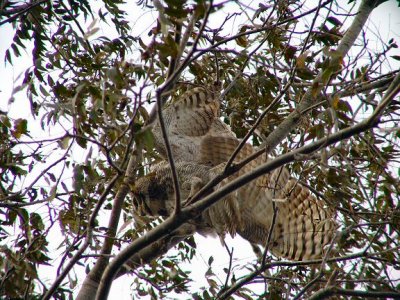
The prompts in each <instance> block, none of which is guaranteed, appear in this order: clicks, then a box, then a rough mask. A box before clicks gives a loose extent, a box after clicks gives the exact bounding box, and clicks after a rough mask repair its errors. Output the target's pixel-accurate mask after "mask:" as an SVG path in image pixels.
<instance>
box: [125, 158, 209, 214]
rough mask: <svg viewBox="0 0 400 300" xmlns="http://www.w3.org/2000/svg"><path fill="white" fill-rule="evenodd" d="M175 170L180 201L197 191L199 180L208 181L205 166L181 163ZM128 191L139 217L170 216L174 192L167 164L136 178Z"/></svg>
mask: <svg viewBox="0 0 400 300" xmlns="http://www.w3.org/2000/svg"><path fill="white" fill-rule="evenodd" d="M175 167H176V171H177V175H178V180H179V185H180V194H181V199H182V200H185V199H187V198H188V197H189V196H190V195H191V193H193V192H194V191H195V190H198V189H199V181H200V182H201V183H206V182H208V178H209V170H210V168H209V167H207V166H202V165H197V164H193V163H182V162H180V163H177V164H176V165H175ZM200 186H201V184H200ZM131 191H132V193H133V206H134V209H135V211H136V212H137V213H138V214H140V215H147V216H169V215H170V214H171V213H172V212H173V210H174V205H175V192H174V187H173V180H172V173H171V169H170V167H169V164H168V163H167V162H163V163H160V164H159V165H157V166H156V167H155V168H154V169H153V171H152V172H151V173H149V174H147V175H145V176H144V177H142V178H139V179H138V180H137V181H136V182H135V184H134V186H133V187H132V188H131Z"/></svg>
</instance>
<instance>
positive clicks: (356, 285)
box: [0, 0, 400, 299]
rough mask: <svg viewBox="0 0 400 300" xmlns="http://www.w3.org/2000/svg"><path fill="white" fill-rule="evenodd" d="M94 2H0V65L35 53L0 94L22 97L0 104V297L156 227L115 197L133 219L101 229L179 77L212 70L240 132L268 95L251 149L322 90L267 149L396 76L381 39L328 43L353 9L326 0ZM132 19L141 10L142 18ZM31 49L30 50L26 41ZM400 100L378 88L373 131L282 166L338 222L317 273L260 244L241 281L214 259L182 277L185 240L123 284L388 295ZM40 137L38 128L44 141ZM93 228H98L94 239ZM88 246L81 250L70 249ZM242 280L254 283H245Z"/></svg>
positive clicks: (340, 115) (314, 136)
mask: <svg viewBox="0 0 400 300" xmlns="http://www.w3.org/2000/svg"><path fill="white" fill-rule="evenodd" d="M98 2H101V3H94V2H91V1H74V0H70V1H32V2H22V3H21V2H18V1H15V2H11V1H5V2H4V4H2V11H1V13H0V24H1V25H3V24H7V23H11V24H12V26H13V33H14V38H13V41H12V44H11V45H10V47H9V49H8V50H7V51H6V52H5V56H4V59H5V62H6V63H7V65H8V66H10V65H12V64H14V63H17V62H18V59H20V57H21V56H28V55H29V56H30V59H31V60H32V67H30V68H28V69H27V70H26V71H25V72H24V76H23V79H22V80H21V81H20V82H18V83H17V84H18V85H17V87H15V88H14V91H13V96H12V98H11V99H10V104H9V108H10V110H11V109H12V108H13V107H14V106H15V105H16V104H17V103H19V101H20V100H17V98H18V99H19V98H23V100H21V101H22V102H23V104H24V106H25V107H29V109H30V117H29V118H26V119H25V118H22V117H20V116H19V115H18V113H17V114H15V113H14V114H11V113H3V112H1V114H0V123H1V132H0V138H1V144H0V170H1V171H0V172H1V177H0V192H1V195H0V199H1V200H0V207H1V210H0V212H1V215H2V217H1V219H0V246H1V253H2V254H1V256H0V266H1V270H0V276H1V281H0V290H1V294H2V295H4V296H5V297H8V298H29V299H32V298H35V297H37V298H39V297H41V295H43V294H45V293H46V292H47V291H48V289H49V288H50V286H52V284H53V282H48V281H46V280H45V281H44V280H43V279H42V278H41V276H42V275H41V273H40V271H39V269H40V267H41V266H44V265H52V266H54V268H56V269H57V276H59V277H60V276H62V270H63V269H65V268H66V266H67V264H68V262H69V261H73V257H74V255H77V258H78V259H77V261H76V262H75V263H74V264H73V267H74V268H82V267H85V268H86V271H87V272H89V270H90V269H92V267H93V264H94V263H95V262H96V260H97V259H98V255H99V254H100V253H101V254H106V255H107V254H110V253H111V252H107V251H105V252H104V251H103V250H104V249H101V247H102V245H103V243H110V241H111V244H113V245H114V246H115V247H114V249H113V252H112V253H113V254H116V253H118V252H119V251H120V249H121V248H123V247H125V246H126V245H128V244H129V243H131V241H132V240H135V239H137V238H138V237H140V236H143V235H146V232H147V231H148V230H150V229H151V228H154V227H157V226H160V224H161V225H162V220H159V219H157V220H153V219H149V218H143V219H141V220H140V219H133V217H132V205H131V204H130V203H131V200H132V199H131V198H130V195H129V194H128V195H126V193H125V195H124V197H123V198H124V200H123V204H122V205H121V207H120V208H119V209H120V211H119V212H117V213H119V214H120V213H121V211H122V217H123V220H124V222H126V223H128V222H131V221H133V223H132V224H131V225H130V228H129V229H128V230H125V231H123V232H122V233H119V234H118V235H117V236H116V238H113V237H114V235H115V234H116V228H117V225H116V224H118V218H117V223H116V224H115V223H113V224H114V227H113V226H110V224H111V223H109V224H108V225H107V220H108V219H110V220H112V218H113V214H111V213H110V211H111V210H112V211H113V213H114V212H115V211H116V210H118V205H115V203H116V202H114V201H116V200H115V199H118V195H119V194H120V193H123V192H121V191H123V190H124V188H126V179H124V178H125V177H126V176H124V174H125V171H126V170H127V169H128V170H129V161H130V159H131V158H132V157H134V158H135V166H134V176H133V177H139V176H143V174H144V173H146V172H147V170H148V167H149V165H151V164H152V163H154V162H157V161H159V160H160V157H159V155H158V154H157V153H156V152H155V151H154V149H153V146H154V145H153V140H152V135H151V131H150V130H149V128H148V127H147V126H146V124H147V122H148V121H149V120H151V118H152V113H151V112H150V110H151V109H150V107H151V106H150V104H152V103H154V102H155V91H156V90H157V89H159V88H160V87H165V86H166V84H170V83H172V84H174V83H175V85H174V88H173V89H171V90H172V91H171V94H172V96H173V98H177V97H179V95H181V94H182V93H183V92H184V91H185V90H188V89H191V88H192V87H193V86H196V85H203V86H212V85H214V84H215V82H217V83H218V84H220V85H221V86H222V87H223V88H224V89H226V94H225V98H224V100H223V102H222V118H223V119H224V121H225V122H226V123H228V124H229V125H230V126H231V128H232V130H233V131H234V132H235V133H236V135H237V136H238V137H239V138H243V137H244V136H245V135H246V133H247V132H248V130H249V128H252V127H253V126H254V125H255V124H256V122H257V119H258V118H259V117H260V116H261V115H262V113H263V111H264V110H265V109H266V108H268V113H267V115H266V116H265V117H264V118H263V119H262V120H261V123H260V124H259V125H258V127H257V130H256V133H255V134H253V135H252V136H251V138H250V142H251V143H252V144H253V145H255V146H260V145H263V141H264V140H265V138H266V137H268V136H269V135H270V134H271V133H272V132H273V131H274V129H275V128H276V127H277V126H278V125H279V124H281V122H282V121H283V120H285V119H287V118H288V117H289V116H290V114H291V113H293V112H295V111H296V109H297V107H298V105H299V103H301V102H302V101H303V99H304V97H305V95H306V94H307V92H308V91H310V90H311V92H312V97H313V98H314V99H318V101H316V102H315V103H314V105H313V106H312V107H311V108H309V109H308V110H307V111H305V112H300V113H302V117H301V120H300V121H299V122H298V126H296V128H295V129H294V130H288V132H286V134H285V138H284V139H283V140H282V142H281V143H280V144H279V146H278V147H276V148H275V149H274V154H275V155H279V154H282V153H288V152H290V151H293V150H294V149H297V148H300V147H302V146H304V145H307V144H311V143H313V142H315V141H317V140H319V139H321V138H323V137H326V136H330V135H332V134H333V133H335V132H338V131H339V130H341V129H344V128H348V127H351V126H354V125H355V124H358V123H359V122H360V121H361V120H363V119H365V118H367V117H368V116H369V115H371V113H372V111H373V110H374V109H375V108H376V107H377V105H378V103H379V102H380V101H381V100H382V98H383V96H384V95H385V92H386V91H387V89H388V87H389V85H390V84H391V82H392V81H393V80H394V78H395V76H396V72H397V73H398V71H393V70H396V67H395V66H396V65H397V66H398V63H397V62H396V61H398V58H399V56H398V55H396V54H395V53H396V51H397V47H398V46H397V44H396V41H395V40H394V39H392V38H390V39H389V40H388V41H385V40H379V42H380V45H379V46H378V47H376V48H373V47H371V46H370V45H369V44H368V43H367V42H366V33H365V32H364V33H362V35H361V37H360V38H359V40H358V42H357V44H356V45H357V46H354V47H353V48H352V51H351V53H349V54H348V55H346V56H344V57H342V56H341V54H340V53H337V52H336V50H335V49H336V48H337V46H338V43H339V42H340V41H341V40H342V38H343V35H344V34H345V33H346V31H347V30H348V28H349V24H350V22H351V20H352V18H354V14H355V12H356V9H357V7H352V6H345V8H340V6H339V4H338V3H336V2H335V1H326V2H322V1H320V3H319V6H318V7H317V8H316V9H312V8H309V7H307V6H306V5H305V3H306V1H303V2H301V1H289V2H288V1H265V2H260V3H258V4H257V5H258V6H254V7H247V6H246V5H244V4H241V3H240V2H238V1H226V2H221V3H219V4H213V6H212V8H211V9H209V4H210V2H209V1H173V0H165V1H164V2H163V3H160V2H159V1H154V3H153V2H150V1H139V3H138V4H137V5H138V6H137V7H134V4H133V3H128V4H125V3H124V1H108V0H103V1H98ZM140 2H141V3H140ZM338 2H339V1H338ZM139 8H140V9H141V11H142V12H143V14H146V13H147V12H148V11H153V12H154V13H156V14H157V15H158V19H157V20H155V21H154V23H152V25H151V28H149V29H148V30H145V31H143V30H142V29H140V30H139V29H138V27H134V24H132V23H131V22H129V21H128V16H129V15H128V11H132V10H134V9H139ZM136 18H139V22H140V19H141V18H143V16H142V17H140V16H136ZM236 18H238V20H240V22H242V23H241V24H240V26H237V23H236V22H235V20H236ZM95 20H96V21H97V22H99V24H97V23H96V21H95ZM204 20H208V23H207V24H206V25H204ZM83 24H85V25H83ZM192 25H193V27H191V26H192ZM3 26H5V25H3ZM103 26H107V27H108V28H110V29H109V30H110V31H112V34H108V33H107V34H106V33H104V32H103V30H102V29H101V28H103ZM364 29H365V30H366V32H368V28H364ZM112 36H114V38H113V37H112ZM185 39H187V41H186V42H182V41H185ZM30 48H32V53H31V54H30V52H29V51H28V52H26V50H28V49H30ZM179 67H182V70H180V69H179ZM177 70H178V71H181V73H179V72H178V71H177ZM317 74H322V80H323V82H324V85H323V87H322V89H320V88H316V87H315V86H314V79H315V78H316V76H317ZM174 76H175V79H177V80H175V81H174V80H171V78H174ZM168 79H170V81H167V80H168ZM166 90H168V88H166ZM166 92H168V91H166ZM22 94H23V96H22ZM399 103H400V102H399V98H398V97H397V98H395V99H394V100H393V101H391V103H390V104H389V105H388V106H387V108H386V109H385V110H384V113H383V114H382V116H381V117H380V118H379V123H378V124H376V126H375V127H374V128H373V129H369V130H365V132H362V133H361V134H358V135H355V136H353V137H351V138H349V139H343V140H342V141H340V142H339V143H336V144H334V145H332V146H325V147H321V149H319V151H316V152H315V153H314V154H315V155H310V156H309V157H307V158H306V159H301V161H295V162H293V163H291V164H289V165H288V167H289V168H290V170H291V172H292V174H293V176H295V177H296V178H298V179H299V180H300V181H301V182H302V183H303V184H305V185H308V186H309V187H310V188H311V190H312V191H314V192H315V194H316V195H317V196H318V197H319V198H320V199H321V201H326V203H327V204H329V205H330V206H331V207H334V208H335V209H336V210H337V212H338V220H339V223H340V225H341V228H340V234H339V237H338V241H337V243H336V245H335V247H334V250H335V251H334V252H332V255H331V258H332V257H334V258H332V259H331V260H330V261H329V259H328V261H323V262H322V263H321V262H320V263H319V267H318V268H314V267H313V266H312V264H310V265H307V264H301V263H291V264H290V263H289V264H284V263H281V261H280V260H279V259H278V258H276V257H272V256H267V264H264V265H261V263H260V262H259V261H258V262H257V261H254V262H253V263H254V265H251V266H246V268H247V269H248V272H247V273H248V274H250V275H249V277H246V276H243V275H236V274H235V268H234V267H233V266H229V267H227V268H225V272H226V276H227V278H226V282H225V283H224V282H223V283H221V282H219V281H218V280H217V279H216V276H215V273H214V271H213V262H212V259H211V260H210V261H209V271H208V272H207V274H206V277H207V282H208V286H204V287H201V288H198V289H197V290H193V287H192V283H193V280H194V278H192V277H191V274H190V271H186V270H184V269H183V268H182V262H185V261H189V262H190V261H191V260H192V258H193V256H194V254H195V251H196V243H195V241H194V239H193V237H190V238H187V239H186V240H184V241H181V242H180V243H179V244H178V245H177V246H176V248H175V250H174V251H173V252H171V251H170V252H168V253H166V254H165V253H164V256H162V257H157V256H158V255H154V256H153V257H151V258H152V259H150V260H149V262H148V264H144V265H143V266H141V267H138V268H137V269H136V270H134V271H133V276H134V277H133V279H132V284H133V287H134V288H133V289H134V291H135V292H134V293H135V294H136V295H137V296H149V297H150V298H152V299H157V298H163V297H174V295H175V296H176V295H180V296H182V295H184V296H182V297H184V298H191V297H193V298H194V299H212V298H215V297H217V296H221V297H231V296H232V295H233V294H234V295H235V296H234V297H235V298H243V299H253V298H257V297H266V298H268V299H281V298H294V297H296V295H297V297H299V298H300V297H304V298H307V297H310V296H311V295H313V294H314V293H315V292H316V291H318V290H323V289H324V288H326V287H331V286H334V287H335V288H336V290H334V293H336V294H338V295H341V294H343V293H344V292H343V291H347V290H354V291H367V292H371V293H373V292H395V291H396V290H397V291H398V290H399V289H400V282H399V279H398V270H399V268H400V256H399V253H400V251H399V246H400V245H399V231H400V225H399V224H400V211H399V210H400V206H399V205H400V204H399V203H400V202H399V195H400V181H399V175H400V172H399V168H398V165H399V157H400V153H399V151H400V147H399V138H400V131H399V129H398V128H399V127H398V126H399V120H400V119H399V108H400V106H399ZM307 113H308V114H307ZM38 125H39V126H40V129H38V127H37V126H38ZM47 133H51V134H52V136H51V137H50V138H47V137H46V138H41V137H40V135H41V134H46V136H47ZM133 180H134V178H133ZM99 208H101V209H100V211H99ZM119 214H118V216H119ZM114 220H115V219H114ZM54 233H56V235H57V236H58V240H57V241H55V240H54V238H52V237H54ZM60 233H61V234H60ZM105 235H108V236H111V240H110V239H109V240H107V241H106V242H105V241H104V236H105ZM86 241H89V242H90V243H89V246H88V247H87V248H85V249H84V252H83V253H81V254H79V249H83V248H82V247H83V246H84V245H85V243H86ZM102 251H103V252H102ZM77 253H78V254H77ZM228 254H229V252H228ZM352 255H353V256H352ZM58 256H60V257H58ZM335 258H337V259H335ZM241 267H243V266H241ZM103 271H104V268H103V270H102V271H101V272H103ZM396 272H397V273H396ZM252 274H253V275H254V276H252ZM396 274H397V275H396ZM100 277H101V274H100ZM71 278H72V276H70V277H66V278H65V279H64V280H61V283H60V284H56V285H55V288H56V290H55V291H54V294H53V296H54V297H55V298H57V299H66V298H68V297H71V295H72V292H73V290H74V288H75V286H76V281H75V280H72V279H71ZM128 278H130V279H131V278H132V277H128ZM61 279H63V278H61ZM241 280H242V281H241ZM239 282H244V284H242V283H240V285H238V283H239ZM251 282H262V284H263V287H265V288H264V289H263V291H262V292H260V293H258V292H255V291H254V290H252V285H250V284H249V283H251ZM246 284H249V285H247V286H246ZM232 286H234V287H235V286H236V287H237V289H233V290H230V289H229V287H232ZM229 291H231V292H229ZM232 297H233V296H232Z"/></svg>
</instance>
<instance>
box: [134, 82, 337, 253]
mask: <svg viewBox="0 0 400 300" xmlns="http://www.w3.org/2000/svg"><path fill="white" fill-rule="evenodd" d="M219 105H220V104H219V97H216V96H215V94H214V93H213V92H211V91H209V90H206V89H203V88H196V89H194V90H192V91H190V92H187V93H185V94H184V95H183V97H182V98H181V99H180V100H179V101H177V102H175V103H173V104H171V105H170V106H168V107H166V108H165V109H164V111H163V113H164V118H165V124H166V128H167V133H168V135H169V139H170V144H171V150H172V152H173V156H174V159H175V160H176V161H177V162H178V163H177V164H176V170H177V173H178V177H179V178H178V179H179V181H180V186H181V196H182V199H190V197H191V196H193V195H194V194H195V193H196V192H197V191H198V190H200V189H201V187H203V186H204V185H205V184H207V182H209V181H210V180H211V179H212V178H214V177H215V176H217V175H219V174H221V173H222V172H223V170H224V168H225V164H226V162H227V161H228V159H229V158H230V156H231V155H232V153H233V151H234V150H235V149H236V147H237V146H238V145H239V142H240V141H239V140H238V139H237V138H236V137H235V135H234V133H233V132H232V131H231V130H230V129H229V127H228V126H227V125H225V124H224V123H223V122H222V121H221V120H220V119H219ZM153 132H154V136H155V140H156V142H155V145H156V148H157V150H158V151H159V152H160V153H161V154H162V155H163V154H164V156H165V147H164V142H163V140H162V136H161V131H160V127H159V124H157V125H156V126H155V127H154V130H153ZM254 151H255V149H254V148H253V147H252V146H251V145H249V144H245V145H244V147H243V148H242V149H241V151H240V152H239V153H238V155H237V156H236V160H235V161H236V162H237V161H240V160H242V159H244V158H246V157H248V156H249V155H251V154H252V153H253V152H254ZM266 160H267V158H265V157H259V158H257V159H255V160H253V161H251V162H250V163H249V164H247V165H246V166H245V167H243V168H242V169H241V170H239V172H236V173H235V174H233V175H231V176H230V177H228V178H226V179H225V180H223V181H222V182H221V183H220V184H219V185H218V186H216V187H215V188H214V189H219V188H221V187H222V186H224V185H226V184H229V183H230V182H231V181H232V180H234V179H235V178H237V177H239V176H241V175H243V174H245V173H248V172H251V171H252V170H254V169H255V168H256V167H258V166H259V165H260V164H262V163H264V162H266ZM132 191H133V194H134V199H135V200H134V207H136V211H137V212H139V213H141V214H146V215H151V216H168V215H169V214H170V213H171V212H172V211H173V209H174V203H175V202H174V198H175V196H174V189H173V184H172V175H171V171H170V168H169V165H168V163H167V162H166V161H164V162H162V163H160V164H158V165H157V166H155V167H154V168H153V170H152V172H151V173H149V174H148V175H146V176H145V177H143V178H140V179H139V180H138V181H137V182H136V184H135V185H134V187H133V189H132ZM183 204H184V205H185V203H183ZM274 216H275V217H274ZM273 220H274V221H273ZM192 223H193V224H194V225H195V227H196V229H197V232H199V233H202V234H206V235H209V234H211V235H213V234H217V235H219V236H220V237H222V238H223V237H224V236H225V234H230V235H232V236H235V235H236V234H238V235H240V236H242V237H243V238H244V239H246V240H248V241H249V242H251V243H255V244H260V245H263V246H265V247H267V248H268V250H269V251H270V252H271V253H273V254H274V255H276V256H279V257H284V258H288V259H291V260H308V259H315V258H320V257H321V256H322V255H323V253H324V248H325V246H326V245H328V244H329V243H330V242H331V241H332V239H333V237H334V235H335V232H336V228H337V224H336V221H335V217H334V212H333V211H331V210H330V209H329V208H328V207H326V206H324V205H323V203H322V202H321V201H318V200H317V199H316V198H315V197H314V196H313V195H312V194H311V193H310V191H309V189H308V188H307V187H305V186H302V185H301V184H299V183H298V181H297V180H296V179H294V178H292V177H291V176H290V174H289V172H288V170H287V169H286V168H284V167H281V168H279V169H276V170H274V171H272V172H271V173H268V174H265V175H263V176H261V177H259V178H258V179H256V180H254V181H252V182H250V183H248V184H246V185H245V186H243V187H241V188H239V189H237V190H236V191H234V192H232V193H230V194H228V195H226V196H225V197H224V198H223V199H221V200H220V201H218V202H216V203H215V204H213V205H212V206H210V207H209V208H208V209H207V210H205V211H204V212H203V213H202V214H201V215H200V216H199V217H198V218H197V219H196V220H193V221H192Z"/></svg>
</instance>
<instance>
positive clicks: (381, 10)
mask: <svg viewBox="0 0 400 300" xmlns="http://www.w3.org/2000/svg"><path fill="white" fill-rule="evenodd" d="M396 2H397V1H395V0H390V1H389V2H386V3H384V4H383V5H381V6H380V7H378V9H376V10H375V11H374V12H373V14H372V16H371V18H370V21H369V22H370V24H369V30H370V31H371V32H370V33H369V35H368V36H369V37H370V40H371V42H372V43H376V47H380V46H381V45H380V42H379V40H377V39H376V37H374V34H376V35H378V36H379V37H380V38H381V39H383V40H384V41H386V42H387V41H388V40H389V39H390V38H394V39H395V40H396V41H397V43H398V44H399V46H400V36H399V35H400V9H399V7H398V6H397V3H396ZM131 3H133V2H131ZM253 3H254V2H253ZM310 5H311V4H310ZM310 7H311V6H310ZM94 11H96V10H94ZM130 13H131V14H130V16H129V20H130V21H131V22H132V23H133V22H134V21H135V20H137V22H136V23H135V25H134V28H133V32H135V33H137V32H147V31H148V30H149V28H151V24H152V23H153V20H154V18H155V17H156V14H155V13H146V14H144V15H141V13H140V11H139V10H138V8H137V7H135V8H132V9H131V10H130ZM138 16H139V17H138ZM214 21H215V22H218V23H219V20H218V19H217V18H216V19H214ZM89 23H90V22H88V24H86V27H87V26H88V25H89ZM238 24H239V23H237V24H236V25H238ZM234 31H235V30H233V32H234ZM99 34H100V35H107V36H109V35H110V28H107V25H104V24H102V25H101V30H100V32H99ZM136 35H137V34H136ZM12 36H13V29H12V26H11V25H9V24H6V25H3V26H2V27H0V37H1V38H0V79H1V80H0V110H2V111H9V115H10V116H11V117H13V118H27V119H29V120H31V117H30V111H29V107H28V105H27V100H26V98H25V92H24V91H22V92H20V93H18V94H17V95H16V100H15V103H14V104H13V105H10V104H9V103H8V99H9V98H10V96H11V94H12V90H13V88H14V87H15V86H17V85H18V83H19V82H20V81H21V80H22V78H23V75H22V76H21V74H22V72H23V71H25V70H26V68H28V67H30V66H31V65H32V62H31V60H30V56H31V53H30V51H31V49H29V47H28V49H27V50H26V55H25V56H24V57H21V58H18V59H13V61H14V65H13V66H10V65H7V66H5V65H4V63H3V61H4V60H3V59H4V54H5V51H6V50H7V49H8V47H9V46H10V44H11V42H12ZM396 51H397V53H394V52H391V53H392V55H400V50H399V49H396ZM392 67H393V66H392ZM14 82H17V83H14ZM30 125H31V124H30ZM30 128H32V127H30ZM33 128H34V129H33V130H32V129H31V130H32V134H33V136H36V137H48V134H49V133H48V132H42V131H41V130H40V127H39V126H37V125H36V126H35V127H33ZM59 133H61V134H62V133H63V131H60V132H52V134H54V135H55V136H57V135H61V134H59ZM82 155H83V154H82ZM53 235H54V236H56V235H57V233H56V232H53ZM196 243H197V245H198V249H197V253H198V255H197V258H196V259H195V260H194V261H193V262H192V263H191V264H190V265H187V269H191V270H192V278H196V280H199V283H200V282H202V283H204V284H206V283H205V279H204V273H205V272H206V270H207V268H208V266H207V261H208V258H209V257H210V256H214V258H215V260H214V263H213V266H214V267H216V268H215V269H219V270H220V273H219V276H220V280H221V281H222V282H224V281H225V277H224V273H223V272H222V268H224V267H227V266H228V263H229V257H228V255H227V253H226V250H225V248H224V247H222V246H221V244H220V241H219V239H216V238H204V237H201V236H197V237H196ZM227 244H228V246H229V247H230V248H231V247H234V258H235V260H238V261H240V262H241V264H243V261H253V260H254V254H253V251H252V250H251V248H250V247H249V244H248V243H246V242H243V240H241V239H240V238H235V240H232V239H230V238H228V239H227ZM42 269H43V270H45V268H42ZM46 269H47V268H46ZM46 272H49V274H51V273H53V272H54V269H53V270H52V271H50V270H46ZM79 273H81V272H80V271H79ZM245 273H246V272H245ZM83 275H84V274H83V272H82V273H81V274H80V275H78V276H79V277H81V276H83ZM49 276H50V278H51V275H49ZM131 278H132V277H125V276H124V277H121V278H119V279H118V280H116V281H115V282H114V283H113V286H112V290H111V293H110V297H109V299H118V300H125V299H126V300H128V299H131V296H130V293H131V292H130V290H131V289H130V282H131ZM201 285H203V284H201Z"/></svg>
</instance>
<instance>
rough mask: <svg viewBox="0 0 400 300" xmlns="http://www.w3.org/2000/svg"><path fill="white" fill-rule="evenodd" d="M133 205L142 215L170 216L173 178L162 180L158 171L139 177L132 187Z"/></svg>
mask: <svg viewBox="0 0 400 300" xmlns="http://www.w3.org/2000/svg"><path fill="white" fill-rule="evenodd" d="M131 190H132V193H133V206H134V209H135V211H136V212H137V213H139V214H140V215H150V216H168V215H169V214H170V212H171V211H172V210H171V207H170V202H171V201H170V198H171V197H173V187H172V181H171V180H162V181H161V180H160V178H159V176H157V174H156V172H151V173H149V174H147V175H146V176H144V177H142V178H139V179H138V181H137V182H136V183H135V185H134V186H133V187H132V189H131Z"/></svg>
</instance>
